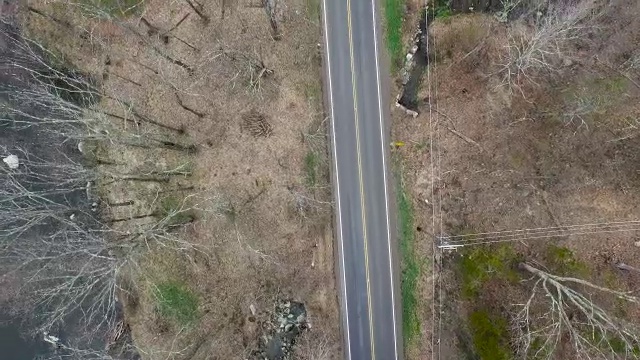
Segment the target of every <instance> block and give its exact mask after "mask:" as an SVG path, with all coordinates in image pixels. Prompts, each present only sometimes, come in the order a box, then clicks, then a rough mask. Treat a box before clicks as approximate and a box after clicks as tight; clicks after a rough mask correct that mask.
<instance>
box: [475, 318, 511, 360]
mask: <svg viewBox="0 0 640 360" xmlns="http://www.w3.org/2000/svg"><path fill="white" fill-rule="evenodd" d="M469 326H470V328H471V335H472V338H473V345H474V346H475V349H476V352H477V355H478V357H479V358H480V359H482V360H507V359H511V358H512V353H511V349H510V348H509V331H508V330H507V321H506V320H505V319H504V318H503V317H501V316H495V315H492V314H490V313H489V312H488V311H486V310H478V311H474V312H472V313H471V314H470V315H469Z"/></svg>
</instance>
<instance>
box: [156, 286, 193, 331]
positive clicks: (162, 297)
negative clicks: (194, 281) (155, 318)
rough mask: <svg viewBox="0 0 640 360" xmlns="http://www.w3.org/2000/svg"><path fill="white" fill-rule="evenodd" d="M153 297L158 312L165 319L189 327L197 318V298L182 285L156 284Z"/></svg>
mask: <svg viewBox="0 0 640 360" xmlns="http://www.w3.org/2000/svg"><path fill="white" fill-rule="evenodd" d="M155 297H156V301H157V303H158V310H159V311H160V314H162V316H164V317H165V318H169V319H173V320H175V321H177V322H178V323H179V324H180V325H190V324H191V323H193V322H194V321H195V320H196V319H197V318H198V298H197V296H196V295H195V294H194V293H193V292H191V290H190V289H189V288H187V287H186V286H184V285H182V284H178V283H175V282H166V283H161V284H158V285H157V286H156V289H155Z"/></svg>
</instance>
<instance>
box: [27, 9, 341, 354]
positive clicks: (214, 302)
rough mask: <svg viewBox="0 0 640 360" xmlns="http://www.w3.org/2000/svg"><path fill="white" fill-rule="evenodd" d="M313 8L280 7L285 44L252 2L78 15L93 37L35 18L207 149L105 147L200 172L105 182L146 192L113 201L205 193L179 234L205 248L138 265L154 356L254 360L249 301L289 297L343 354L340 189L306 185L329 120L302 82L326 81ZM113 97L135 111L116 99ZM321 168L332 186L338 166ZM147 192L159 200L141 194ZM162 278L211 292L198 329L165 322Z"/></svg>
mask: <svg viewBox="0 0 640 360" xmlns="http://www.w3.org/2000/svg"><path fill="white" fill-rule="evenodd" d="M34 6H37V7H38V8H39V9H41V10H43V11H46V12H48V13H49V14H53V15H55V16H62V14H65V13H66V14H68V12H69V10H68V8H64V7H63V6H62V5H60V4H50V5H45V4H42V3H40V2H34ZM307 6H313V4H307V2H305V1H290V2H281V3H279V9H280V10H279V11H277V12H276V13H275V14H274V17H275V19H276V20H277V21H278V22H279V24H278V32H279V33H280V36H279V38H280V40H274V39H273V38H272V36H271V31H270V29H271V23H270V19H269V18H268V17H267V15H266V14H265V10H264V9H263V8H261V7H254V6H251V4H250V3H248V2H246V3H245V2H233V1H222V2H209V3H207V4H205V6H204V8H203V9H202V11H203V12H204V13H205V14H206V15H207V16H208V17H210V18H211V21H210V22H209V23H208V24H204V23H203V22H202V21H201V19H200V18H199V17H198V16H196V14H194V13H192V11H191V9H190V7H189V6H188V5H187V4H186V3H185V2H171V3H168V2H166V1H160V0H157V1H156V0H151V1H147V2H146V3H145V8H144V11H143V12H142V13H141V14H140V15H138V17H135V16H134V17H131V18H127V19H120V20H115V19H112V20H96V19H87V18H86V17H84V18H80V17H77V16H78V15H79V13H78V12H75V11H71V12H70V13H71V14H73V16H68V15H67V18H69V19H70V21H72V23H73V26H77V27H78V28H84V29H88V30H89V31H88V32H87V34H90V36H89V35H87V36H85V38H84V39H82V38H78V37H75V36H72V34H73V31H70V30H69V29H65V28H63V27H60V26H58V25H56V24H55V23H53V22H51V21H49V20H47V19H45V18H42V17H39V16H36V15H33V14H32V15H31V16H29V17H28V21H29V25H30V26H29V28H30V29H31V30H30V31H31V32H32V33H33V35H34V36H36V37H37V38H38V39H42V41H43V42H44V43H45V44H47V45H49V46H52V47H53V48H54V49H55V51H58V52H60V53H61V54H65V56H66V58H67V59H68V60H69V61H70V62H71V63H73V64H75V65H76V66H80V67H81V68H82V70H85V71H89V72H91V73H92V74H97V75H99V76H100V77H102V78H103V79H104V91H105V92H106V93H107V94H109V95H110V96H113V97H117V98H118V99H122V100H124V101H126V102H128V103H131V104H134V106H135V109H136V111H138V112H140V113H142V114H144V116H146V117H148V118H150V119H153V120H154V121H156V122H158V123H160V124H163V125H167V126H171V127H173V128H176V129H179V130H184V132H185V133H184V135H179V137H178V139H180V140H181V141H183V142H185V143H190V144H195V145H196V146H195V148H196V149H197V152H196V153H192V154H183V153H182V152H176V151H173V150H168V149H164V150H158V151H156V150H153V151H149V150H148V149H138V148H131V147H122V146H116V145H113V146H109V147H107V148H106V149H105V150H104V151H105V156H108V157H109V158H113V159H117V160H118V162H120V163H123V165H122V166H120V167H119V168H118V170H120V171H128V170H131V169H134V168H135V169H139V168H142V167H143V166H144V165H145V164H153V165H154V166H156V167H159V168H161V169H165V170H168V169H173V168H175V167H176V166H179V165H180V164H183V163H184V162H186V161H188V162H189V163H191V164H192V165H191V166H190V167H191V169H190V171H189V172H190V175H189V176H188V177H184V176H182V177H181V176H177V177H172V179H171V183H170V184H171V186H166V184H165V185H163V186H162V187H157V186H156V185H154V184H150V183H144V184H134V185H131V184H126V186H125V185H123V186H118V187H110V188H109V189H108V191H105V195H106V196H107V198H108V201H109V202H110V203H119V202H123V201H127V200H130V199H132V198H133V199H136V202H135V205H133V206H127V207H117V208H114V210H113V211H117V212H119V213H121V214H120V215H124V216H127V215H128V214H140V213H141V212H145V211H147V212H148V210H149V208H150V204H154V202H155V203H157V204H161V203H162V202H161V200H162V199H161V198H157V197H156V196H155V195H157V194H158V193H163V191H165V190H166V189H168V188H170V187H172V188H180V187H187V188H189V189H191V187H193V189H191V190H188V191H186V192H185V193H184V195H186V194H189V193H195V194H197V195H196V198H198V199H200V200H202V199H204V200H205V201H203V202H202V204H201V206H200V207H199V210H198V211H196V221H195V222H193V223H191V224H189V225H187V226H186V228H185V229H184V230H183V231H181V233H180V235H181V237H182V238H184V239H187V240H189V241H191V242H193V243H194V244H195V245H197V247H198V249H201V250H202V251H188V252H184V253H182V254H179V256H178V254H167V253H166V251H162V252H153V253H152V254H151V255H150V256H148V257H146V258H145V259H142V260H141V261H140V262H139V263H138V264H136V266H135V269H134V270H135V271H133V270H132V274H133V275H131V278H132V280H133V281H134V282H135V283H136V284H138V287H139V291H137V293H138V300H137V302H136V303H137V305H136V307H135V309H129V312H128V321H129V324H130V326H131V329H132V333H133V337H134V340H135V343H136V345H137V346H139V347H140V349H141V353H142V354H143V357H145V358H149V359H156V358H159V357H162V358H164V357H166V356H168V355H171V354H173V355H172V356H175V357H176V358H185V359H186V358H192V359H204V358H211V357H214V358H216V357H217V358H224V359H244V358H245V357H247V356H249V355H250V351H251V350H252V349H256V347H257V346H258V341H259V339H260V335H261V334H260V330H259V329H255V328H252V326H251V324H252V323H251V322H249V321H248V320H247V319H248V318H249V316H250V310H249V309H250V305H253V306H255V308H256V309H257V312H258V313H259V314H268V313H269V312H270V311H272V310H273V303H274V301H275V299H276V298H290V299H295V300H300V301H303V302H305V303H306V305H307V309H308V311H309V317H310V318H311V321H312V328H311V330H310V334H317V335H318V336H313V335H312V336H308V340H307V341H308V343H309V347H310V348H312V349H315V348H323V347H326V349H328V350H327V351H326V354H327V358H339V347H338V346H336V344H338V343H339V341H340V337H339V329H338V324H339V320H338V309H337V298H336V293H335V290H334V281H333V250H332V241H333V240H332V236H331V228H330V218H331V217H330V214H331V208H330V205H329V198H328V192H327V191H326V189H324V188H322V189H317V188H315V189H308V188H307V186H306V185H307V184H306V180H305V177H306V174H305V166H304V158H305V155H306V154H307V153H308V151H309V149H308V146H309V143H308V142H305V141H304V137H303V136H301V134H306V133H308V132H309V129H310V128H312V127H317V124H319V123H321V120H322V115H321V113H319V111H318V109H319V107H320V106H319V103H320V101H321V97H320V96H319V94H318V91H315V92H313V93H312V94H307V92H306V91H305V88H301V87H300V85H299V84H309V85H305V86H306V89H310V88H317V89H319V88H320V85H319V84H320V69H319V66H318V65H319V56H320V54H319V53H318V50H317V45H316V44H317V42H318V36H319V28H318V26H319V22H318V21H316V20H317V19H308V18H307V17H306V16H307V15H306V14H311V15H313V14H317V12H316V11H315V10H313V11H307V10H308V9H307ZM189 13H190V16H189V17H188V18H187V19H186V20H185V21H183V22H182V23H181V24H180V26H178V27H177V28H175V29H173V30H172V31H171V32H170V33H169V36H168V37H166V36H165V37H158V36H157V34H158V32H154V31H149V30H150V28H149V27H148V26H147V25H145V22H144V21H141V17H144V19H145V21H146V22H148V23H149V24H151V25H152V26H153V27H154V28H157V29H160V30H161V31H166V30H168V29H171V28H172V27H173V26H175V25H176V24H177V23H178V22H179V21H180V20H181V19H182V18H183V17H184V16H185V15H186V14H189ZM36 29H37V30H36ZM60 39H63V40H64V41H59V40H60ZM166 39H168V40H166ZM185 42H186V43H188V45H187V44H185ZM180 64H182V65H180ZM101 105H102V106H103V107H105V108H107V109H108V110H109V111H111V112H116V113H118V114H123V112H122V111H123V110H124V109H122V108H121V107H120V106H119V105H118V104H117V103H113V102H108V101H106V100H105V102H103V103H102V104H101ZM187 108H188V109H191V110H192V111H190V110H188V109H187ZM248 109H259V112H260V114H261V116H259V117H255V116H253V117H249V118H247V117H246V116H245V115H246V114H247V110H248ZM198 114H202V116H199V115H198ZM256 119H257V120H256ZM112 120H113V119H112ZM258 120H259V121H258ZM114 121H115V124H116V125H118V126H131V125H132V124H131V123H129V122H128V121H117V120H114ZM312 125H313V126H312ZM140 126H141V128H140V129H138V130H137V131H142V132H146V133H150V134H154V135H160V134H164V136H169V137H170V138H173V137H174V136H176V135H170V134H171V133H172V132H171V131H167V130H166V129H159V128H158V127H157V126H153V125H148V124H144V123H143V124H142V125H140ZM246 130H248V131H246ZM174 139H175V138H174ZM313 146H314V149H313V151H317V149H318V148H317V144H314V145H313ZM321 148H322V147H321ZM321 148H320V149H321ZM320 154H322V153H320ZM317 176H318V177H319V178H320V177H322V182H323V183H326V180H325V179H324V177H326V174H325V173H319V174H318V175H317ZM319 181H320V180H317V181H316V182H319ZM141 193H144V194H148V195H147V196H146V197H145V198H144V199H143V200H141V201H137V200H138V199H139V196H140V194H141ZM174 195H178V196H183V195H181V193H176V194H174ZM299 195H302V196H303V197H304V198H305V199H307V201H308V202H309V203H311V204H313V205H312V208H313V211H307V212H305V216H304V217H300V216H299V214H300V212H299V205H300V201H299V200H300V197H299ZM161 197H162V196H161ZM158 201H159V202H158ZM122 226H129V225H126V224H123V225H122ZM159 274H162V275H161V276H160V275H159ZM158 276H160V277H161V278H157V277H158ZM163 281H170V282H180V283H184V284H186V286H188V287H189V288H190V289H191V291H192V292H193V293H194V294H196V295H197V297H198V298H199V299H200V301H199V304H200V305H199V309H198V313H199V314H200V316H199V318H198V319H197V320H196V321H195V322H194V324H195V325H193V326H187V327H181V326H178V325H176V324H171V323H168V324H167V323H164V322H162V321H161V320H160V319H159V318H158V314H157V311H156V310H157V309H156V307H155V304H156V300H157V299H156V296H155V295H154V292H153V291H151V290H150V289H152V285H153V284H156V283H158V282H160V283H162V282H163ZM261 316H266V315H261ZM325 345H326V346H325ZM304 352H305V351H304V350H300V353H301V354H302V353H304ZM311 358H313V357H311Z"/></svg>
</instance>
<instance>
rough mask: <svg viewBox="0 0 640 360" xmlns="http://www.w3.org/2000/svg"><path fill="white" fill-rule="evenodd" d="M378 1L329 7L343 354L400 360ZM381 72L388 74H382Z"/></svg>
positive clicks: (329, 2)
mask: <svg viewBox="0 0 640 360" xmlns="http://www.w3.org/2000/svg"><path fill="white" fill-rule="evenodd" d="M378 16H379V8H378V4H377V3H375V0H324V1H323V26H324V36H325V44H324V46H325V54H324V55H325V57H324V60H325V61H324V68H325V73H326V81H325V84H326V86H325V89H326V90H327V91H326V93H327V102H328V104H327V105H328V109H329V111H330V116H331V143H332V144H331V145H332V156H333V163H334V168H333V185H334V194H335V204H336V206H335V210H336V233H337V244H338V264H337V265H338V266H337V268H338V280H339V284H340V303H341V313H342V325H343V333H344V344H345V347H344V354H345V358H346V359H347V360H350V359H354V360H356V359H358V360H359V359H363V360H367V359H378V360H398V359H402V335H401V319H400V311H399V303H400V293H399V277H398V273H399V272H398V271H397V269H398V264H397V237H396V228H395V226H394V221H393V217H392V212H391V210H390V207H391V204H392V201H391V194H392V192H391V190H392V189H391V187H390V174H389V169H388V166H389V160H388V159H389V154H388V151H389V144H390V143H389V141H388V134H387V133H388V128H387V126H386V122H385V118H386V116H385V113H386V112H387V111H388V106H387V105H386V104H387V102H386V101H385V100H383V99H388V96H386V95H385V93H384V92H383V91H382V88H383V86H382V82H381V78H382V79H384V78H386V77H383V74H385V73H386V69H388V66H387V65H386V64H385V65H381V63H382V61H381V59H382V57H381V55H380V50H381V49H380V45H381V41H380V38H379V36H380V27H379V22H378V20H379V18H378ZM382 69H385V71H383V70H382Z"/></svg>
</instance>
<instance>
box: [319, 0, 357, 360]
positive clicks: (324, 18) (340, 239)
mask: <svg viewBox="0 0 640 360" xmlns="http://www.w3.org/2000/svg"><path fill="white" fill-rule="evenodd" d="M322 10H323V11H322V12H323V16H322V23H323V25H324V34H323V35H324V43H325V47H326V51H327V61H326V64H327V73H328V85H329V89H328V90H329V108H330V109H331V136H332V139H331V144H332V147H333V163H334V165H335V172H336V196H335V199H336V205H337V207H338V208H337V210H338V211H337V216H336V218H337V225H338V231H337V237H338V242H339V243H340V268H341V270H342V291H343V302H344V310H345V314H344V318H345V320H346V329H345V333H346V336H347V339H346V344H345V348H346V354H345V355H346V359H347V360H351V336H350V334H349V305H348V304H347V302H348V300H347V276H346V270H345V262H344V240H343V237H342V209H341V208H342V207H341V203H340V177H339V174H338V148H337V146H336V126H335V117H334V111H333V86H332V84H331V55H330V54H329V27H328V26H327V2H326V0H322Z"/></svg>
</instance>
